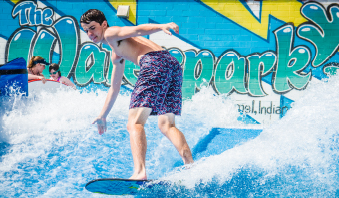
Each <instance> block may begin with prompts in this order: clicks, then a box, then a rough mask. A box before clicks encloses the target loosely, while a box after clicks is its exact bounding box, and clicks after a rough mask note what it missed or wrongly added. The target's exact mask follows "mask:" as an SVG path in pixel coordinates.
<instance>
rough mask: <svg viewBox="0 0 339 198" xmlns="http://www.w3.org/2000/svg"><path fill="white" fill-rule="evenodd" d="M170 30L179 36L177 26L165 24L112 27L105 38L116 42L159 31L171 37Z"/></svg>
mask: <svg viewBox="0 0 339 198" xmlns="http://www.w3.org/2000/svg"><path fill="white" fill-rule="evenodd" d="M171 29H172V30H173V31H174V32H175V33H177V34H179V26H178V25H177V24H175V23H173V22H171V23H166V24H142V25H138V26H124V27H118V26H114V27H111V28H108V29H107V31H106V32H105V38H106V40H107V39H108V40H111V41H114V40H115V41H118V40H123V39H126V38H130V37H136V36H145V35H149V34H153V33H155V32H159V31H164V32H165V33H166V34H168V35H172V33H171V32H170V30H171Z"/></svg>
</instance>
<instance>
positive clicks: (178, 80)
mask: <svg viewBox="0 0 339 198" xmlns="http://www.w3.org/2000/svg"><path fill="white" fill-rule="evenodd" d="M181 86H182V69H181V66H180V64H179V62H178V60H177V59H176V58H174V57H173V56H172V55H171V54H170V53H169V52H168V51H165V50H164V51H156V52H149V53H147V54H145V55H144V56H142V57H141V59H140V73H139V77H138V80H137V82H136V84H135V87H134V90H133V92H132V96H131V104H130V106H129V108H130V109H132V108H135V107H149V108H152V112H151V115H163V114H166V113H174V114H175V115H180V114H181V97H182V96H181Z"/></svg>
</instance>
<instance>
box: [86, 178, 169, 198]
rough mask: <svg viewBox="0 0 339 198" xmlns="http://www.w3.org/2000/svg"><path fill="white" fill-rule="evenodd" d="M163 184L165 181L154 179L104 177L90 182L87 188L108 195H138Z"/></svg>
mask: <svg viewBox="0 0 339 198" xmlns="http://www.w3.org/2000/svg"><path fill="white" fill-rule="evenodd" d="M162 185H164V183H163V182H153V180H133V179H120V178H104V179H96V180H92V181H90V182H88V183H87V184H86V186H85V188H86V189H87V190H88V191H90V192H93V193H100V194H107V195H136V194H140V193H141V191H142V192H143V191H145V190H150V189H152V188H153V187H156V186H162Z"/></svg>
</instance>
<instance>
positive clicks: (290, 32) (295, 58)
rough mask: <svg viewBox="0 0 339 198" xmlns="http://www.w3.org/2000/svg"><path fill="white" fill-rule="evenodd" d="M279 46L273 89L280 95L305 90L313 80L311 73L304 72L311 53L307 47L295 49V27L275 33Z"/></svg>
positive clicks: (279, 29)
mask: <svg viewBox="0 0 339 198" xmlns="http://www.w3.org/2000/svg"><path fill="white" fill-rule="evenodd" d="M274 34H275V37H276V44H277V60H278V61H277V64H276V69H275V71H274V73H273V88H274V90H275V91H276V92H278V93H284V92H287V91H290V90H291V89H292V88H296V89H303V88H305V87H306V85H307V84H308V82H309V80H310V78H311V72H310V73H308V74H303V73H302V71H303V70H304V69H305V68H306V67H307V65H308V64H309V62H310V58H311V55H310V51H309V49H308V48H307V47H306V46H298V47H295V48H293V38H294V27H293V26H292V25H290V24H287V25H284V26H282V27H280V28H278V29H277V30H275V31H274Z"/></svg>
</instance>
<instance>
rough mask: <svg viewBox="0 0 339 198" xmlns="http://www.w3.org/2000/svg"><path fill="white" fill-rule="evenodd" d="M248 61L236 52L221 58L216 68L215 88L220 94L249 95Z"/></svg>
mask: <svg viewBox="0 0 339 198" xmlns="http://www.w3.org/2000/svg"><path fill="white" fill-rule="evenodd" d="M245 67H246V61H245V58H244V57H239V55H238V54H237V53H236V52H234V51H229V52H226V53H225V54H224V55H222V56H220V57H219V59H218V61H217V66H216V68H215V75H214V76H215V81H214V82H215V88H216V90H217V91H218V92H219V93H222V94H230V93H232V92H233V91H236V92H238V93H247V90H246V88H245V82H246V70H245Z"/></svg>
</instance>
